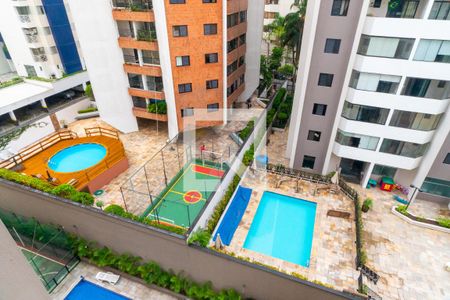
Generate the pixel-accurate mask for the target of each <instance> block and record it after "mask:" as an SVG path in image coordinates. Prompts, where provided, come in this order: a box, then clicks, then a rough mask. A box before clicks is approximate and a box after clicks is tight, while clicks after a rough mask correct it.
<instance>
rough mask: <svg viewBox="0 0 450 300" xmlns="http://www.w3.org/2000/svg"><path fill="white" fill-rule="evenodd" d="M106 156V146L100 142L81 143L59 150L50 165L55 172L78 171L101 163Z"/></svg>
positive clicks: (51, 159)
mask: <svg viewBox="0 0 450 300" xmlns="http://www.w3.org/2000/svg"><path fill="white" fill-rule="evenodd" d="M105 156H106V148H105V147H104V146H102V145H100V144H94V143H88V144H79V145H75V146H71V147H67V148H65V149H63V150H61V151H59V152H57V153H56V154H55V155H53V156H52V157H51V158H50V160H49V161H48V166H49V168H50V169H52V170H53V171H55V172H77V171H81V170H84V169H87V168H89V167H92V166H93V165H95V164H97V163H99V162H100V161H101V160H102V159H103V158H104V157H105Z"/></svg>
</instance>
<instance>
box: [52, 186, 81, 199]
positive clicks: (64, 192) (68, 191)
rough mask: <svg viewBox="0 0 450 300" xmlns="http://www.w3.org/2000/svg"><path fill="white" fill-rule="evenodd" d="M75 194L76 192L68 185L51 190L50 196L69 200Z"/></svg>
mask: <svg viewBox="0 0 450 300" xmlns="http://www.w3.org/2000/svg"><path fill="white" fill-rule="evenodd" d="M77 192H78V191H77V190H76V189H75V188H74V187H73V186H71V185H69V184H61V185H59V186H57V187H55V188H54V189H53V191H52V194H54V195H56V196H60V197H63V198H68V199H69V198H71V197H72V196H73V195H74V194H75V193H77Z"/></svg>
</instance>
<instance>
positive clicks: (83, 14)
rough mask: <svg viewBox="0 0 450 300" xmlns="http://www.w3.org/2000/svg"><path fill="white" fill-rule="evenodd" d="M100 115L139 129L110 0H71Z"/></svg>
mask: <svg viewBox="0 0 450 300" xmlns="http://www.w3.org/2000/svg"><path fill="white" fill-rule="evenodd" d="M69 6H70V10H71V13H72V18H73V20H74V22H75V29H76V31H77V33H78V38H79V42H80V46H81V49H82V51H83V55H84V61H85V63H86V67H87V69H88V70H89V77H90V81H91V84H92V88H93V90H94V93H95V100H96V103H97V107H98V109H99V113H100V117H101V118H102V119H103V120H104V121H105V122H107V123H109V124H110V125H112V126H113V127H115V128H117V129H118V130H120V131H122V132H125V133H127V132H132V131H136V130H138V126H137V121H136V117H135V116H134V115H133V112H132V109H133V102H132V100H131V96H130V95H129V94H128V86H129V83H128V78H127V76H126V73H125V72H124V70H123V63H124V61H123V54H122V49H120V48H119V44H118V42H117V38H118V31H117V26H116V22H115V21H114V20H113V18H112V6H111V2H110V1H109V0H96V1H91V0H69Z"/></svg>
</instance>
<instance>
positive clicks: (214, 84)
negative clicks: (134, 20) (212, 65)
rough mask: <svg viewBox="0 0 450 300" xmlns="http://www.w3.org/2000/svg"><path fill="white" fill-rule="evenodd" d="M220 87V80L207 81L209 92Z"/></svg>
mask: <svg viewBox="0 0 450 300" xmlns="http://www.w3.org/2000/svg"><path fill="white" fill-rule="evenodd" d="M218 87H219V80H217V79H214V80H206V89H207V90H211V89H217V88H218Z"/></svg>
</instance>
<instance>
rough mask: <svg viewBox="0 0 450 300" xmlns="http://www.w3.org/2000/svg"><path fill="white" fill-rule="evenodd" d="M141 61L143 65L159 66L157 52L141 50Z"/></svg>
mask: <svg viewBox="0 0 450 300" xmlns="http://www.w3.org/2000/svg"><path fill="white" fill-rule="evenodd" d="M142 61H143V62H144V64H150V65H159V51H153V50H142Z"/></svg>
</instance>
